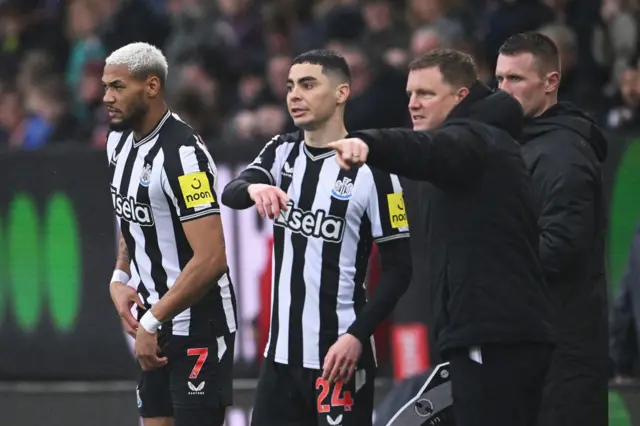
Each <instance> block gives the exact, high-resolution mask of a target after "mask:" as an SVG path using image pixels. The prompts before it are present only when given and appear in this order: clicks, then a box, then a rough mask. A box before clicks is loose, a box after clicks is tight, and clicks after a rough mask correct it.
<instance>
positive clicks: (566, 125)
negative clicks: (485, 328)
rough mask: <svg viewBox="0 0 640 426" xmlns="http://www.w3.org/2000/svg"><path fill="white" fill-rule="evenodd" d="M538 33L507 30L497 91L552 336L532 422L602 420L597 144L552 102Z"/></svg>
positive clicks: (603, 317)
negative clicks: (515, 133) (527, 194)
mask: <svg viewBox="0 0 640 426" xmlns="http://www.w3.org/2000/svg"><path fill="white" fill-rule="evenodd" d="M558 58H559V56H558V50H557V48H556V46H555V45H554V44H553V41H551V40H550V39H549V38H547V37H546V36H544V35H542V34H539V33H535V32H531V33H524V34H517V35H515V36H513V37H511V38H510V39H508V40H507V41H506V42H505V43H504V44H503V46H502V48H501V49H500V55H499V58H498V64H497V67H496V77H497V79H498V82H499V84H500V87H501V88H502V89H504V90H506V91H508V92H509V93H511V94H512V95H513V96H515V97H516V98H517V99H518V100H519V101H520V103H521V104H522V106H523V109H524V111H525V116H526V117H527V119H526V121H525V126H524V130H523V133H522V135H521V136H520V138H519V139H520V142H521V143H522V155H523V158H524V160H525V163H526V164H527V167H528V169H529V171H530V173H531V175H532V176H533V180H534V188H535V190H536V195H537V203H536V210H537V212H538V213H539V221H538V223H539V227H540V232H541V233H540V244H539V251H540V261H541V263H542V268H543V270H544V273H545V277H546V281H547V284H548V287H549V294H550V296H551V301H552V308H553V325H554V328H555V330H556V341H557V350H556V351H555V353H554V355H553V361H552V363H551V370H550V373H549V378H548V383H547V388H546V389H545V393H544V398H543V402H542V412H541V415H540V419H539V423H538V424H539V425H540V426H574V425H575V426H578V425H579V426H591V425H593V426H600V425H606V424H607V423H608V410H607V409H608V400H607V399H608V389H607V379H608V354H607V349H608V344H607V343H608V332H607V331H608V321H607V319H608V309H607V291H606V290H607V285H606V277H605V264H604V256H605V230H606V218H605V211H604V209H605V206H604V202H603V194H602V177H601V166H602V163H603V162H604V160H605V158H606V156H607V141H606V139H605V137H604V136H603V134H602V132H601V131H600V129H599V128H598V126H597V125H596V124H595V123H594V122H593V120H591V119H590V118H589V117H587V116H586V115H585V114H584V113H583V112H582V111H580V110H579V109H577V108H576V107H575V106H573V105H572V104H569V103H558V86H559V84H560V63H559V59H558Z"/></svg>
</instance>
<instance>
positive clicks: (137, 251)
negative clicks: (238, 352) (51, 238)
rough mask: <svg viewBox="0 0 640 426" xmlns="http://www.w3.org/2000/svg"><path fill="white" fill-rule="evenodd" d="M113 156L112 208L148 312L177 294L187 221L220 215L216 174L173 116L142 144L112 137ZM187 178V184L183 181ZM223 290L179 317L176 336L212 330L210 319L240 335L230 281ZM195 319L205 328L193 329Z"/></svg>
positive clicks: (187, 250)
mask: <svg viewBox="0 0 640 426" xmlns="http://www.w3.org/2000/svg"><path fill="white" fill-rule="evenodd" d="M107 156H108V158H109V164H110V168H111V170H112V182H111V192H112V198H113V202H114V209H115V210H116V216H118V218H119V219H120V229H121V231H122V234H123V236H124V237H125V241H126V242H127V247H128V248H129V253H130V255H131V258H132V270H136V272H137V275H138V276H139V280H140V285H139V286H138V287H137V289H138V292H139V293H140V294H141V296H142V299H143V301H144V303H145V305H147V308H150V307H151V306H153V305H154V304H155V303H157V301H158V300H159V299H160V298H161V297H162V296H163V295H164V294H165V293H166V292H167V291H168V290H169V289H170V288H171V287H173V285H174V284H175V282H176V280H177V279H178V276H179V275H180V273H181V272H182V269H183V268H184V266H185V265H186V264H187V262H188V261H189V260H190V258H191V256H192V251H191V248H190V246H189V242H188V240H187V238H186V235H185V234H184V230H183V228H182V222H185V221H188V220H193V219H195V218H198V217H204V216H207V215H211V214H219V211H220V210H219V205H218V200H217V194H216V191H215V185H216V171H217V170H216V168H215V164H214V162H213V159H212V158H211V156H210V154H209V152H208V151H207V150H206V147H205V146H204V144H203V143H202V141H201V139H200V138H199V137H198V136H197V135H196V134H195V133H194V132H193V129H191V128H190V127H189V126H188V125H187V124H185V123H184V122H182V121H181V120H180V119H179V117H177V116H176V115H175V114H173V115H172V114H171V113H169V112H167V114H165V116H164V117H163V119H162V120H161V121H160V123H159V124H158V126H157V127H156V128H155V129H154V130H153V131H152V132H151V133H150V134H149V136H147V137H145V138H143V139H142V140H140V141H138V142H135V141H134V140H133V136H132V134H130V133H127V134H123V133H119V132H113V133H111V134H110V135H109V137H108V140H107ZM185 175H188V176H187V177H188V180H185V181H181V180H180V178H181V177H183V176H185ZM185 182H193V183H185ZM198 182H199V185H200V186H197V187H196V186H195V185H196V183H198ZM205 182H206V183H208V184H207V185H205V184H204V183H205ZM189 185H191V189H190V188H189ZM200 188H201V189H200ZM194 191H196V192H194ZM194 200H195V201H194ZM198 200H200V201H198ZM203 200H204V201H203ZM217 284H218V286H217V289H212V290H211V291H210V292H209V293H208V294H207V295H205V297H204V298H203V299H202V300H200V301H199V302H198V303H196V304H194V305H193V306H191V307H190V308H188V309H186V310H185V311H183V312H181V313H179V314H178V315H177V316H176V317H174V318H173V321H172V331H173V334H175V335H184V336H187V335H190V334H191V333H192V331H193V330H192V327H193V326H201V325H203V326H206V327H207V328H208V327H209V325H208V324H209V321H210V320H213V321H214V323H215V324H214V328H216V332H217V333H231V332H234V331H236V327H237V325H236V321H235V307H234V305H235V296H234V294H233V291H232V284H231V282H230V280H229V277H228V274H225V275H223V277H222V278H221V279H220V280H219V281H218V283H217ZM193 317H197V318H201V319H202V323H201V324H194V323H193V321H192V318H193Z"/></svg>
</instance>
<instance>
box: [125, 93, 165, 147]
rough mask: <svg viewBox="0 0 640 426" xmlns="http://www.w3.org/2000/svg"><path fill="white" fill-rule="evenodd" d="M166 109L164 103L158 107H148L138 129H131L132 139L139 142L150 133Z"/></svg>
mask: <svg viewBox="0 0 640 426" xmlns="http://www.w3.org/2000/svg"><path fill="white" fill-rule="evenodd" d="M167 109H168V107H167V104H166V103H164V102H162V103H161V104H159V105H149V112H147V114H146V115H145V117H144V120H142V123H140V126H139V128H137V129H133V137H134V139H135V140H137V141H139V140H141V139H143V138H144V137H146V136H147V135H148V134H149V133H151V132H152V131H153V129H155V128H156V126H157V125H158V123H160V120H162V117H164V115H165V114H166V113H167Z"/></svg>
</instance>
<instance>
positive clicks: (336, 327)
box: [222, 50, 411, 426]
mask: <svg viewBox="0 0 640 426" xmlns="http://www.w3.org/2000/svg"><path fill="white" fill-rule="evenodd" d="M348 98H349V68H348V66H347V63H346V62H345V59H344V58H343V57H342V56H340V55H338V54H337V53H335V52H332V51H328V50H316V51H310V52H307V53H303V54H302V55H300V56H298V57H297V58H295V59H294V61H293V65H292V66H291V69H290V71H289V78H288V81H287V106H288V108H289V113H290V114H291V117H292V118H293V121H294V123H295V125H296V126H297V127H299V128H300V129H302V131H298V132H295V133H292V134H286V135H278V136H275V137H274V138H273V139H272V140H271V141H270V142H269V143H268V144H267V145H266V146H265V147H264V149H263V150H262V152H260V154H259V155H258V157H257V158H256V159H255V161H254V162H253V163H252V164H251V165H249V167H248V168H247V169H246V170H244V171H243V172H242V173H241V174H240V175H239V176H238V177H237V178H236V179H235V180H233V181H232V182H230V183H229V184H228V185H227V187H226V188H225V189H224V192H223V194H222V202H223V203H224V204H225V205H227V206H229V207H231V208H234V209H246V208H249V207H251V206H253V205H255V206H256V207H257V209H258V212H259V213H260V214H261V215H262V216H266V217H269V218H273V219H274V228H273V233H274V244H273V258H274V268H273V270H274V273H273V280H272V291H271V294H272V295H273V297H272V303H271V323H270V330H269V341H268V343H267V348H266V350H265V357H266V360H265V361H264V362H263V364H262V370H261V372H260V378H259V383H258V389H257V394H256V402H255V406H254V411H253V417H252V421H251V424H252V425H253V426H272V425H273V426H281V425H288V426H314V425H318V426H335V425H342V426H367V425H369V426H370V425H371V423H372V413H373V396H374V379H375V373H376V361H375V355H374V353H375V351H374V346H373V341H372V334H373V332H374V331H375V329H376V327H377V326H378V325H379V324H380V323H381V322H382V321H383V320H384V319H385V318H386V317H387V316H388V315H389V314H390V313H391V311H392V310H393V308H394V306H395V305H396V303H397V302H398V300H399V298H400V296H401V295H402V294H403V293H404V292H405V291H406V289H407V287H408V285H409V281H410V280H411V258H410V249H409V238H408V237H409V228H408V221H407V217H406V215H405V213H404V202H403V199H402V187H401V186H400V182H399V180H398V178H397V177H396V176H394V175H390V174H388V173H383V172H380V171H379V170H376V169H373V168H370V167H367V166H365V167H362V168H360V169H357V170H356V169H354V170H350V171H343V170H340V168H339V167H338V164H337V163H336V161H335V151H333V150H332V149H329V148H327V145H328V144H329V142H331V141H333V140H335V139H337V138H342V137H345V136H346V135H347V130H346V129H345V125H344V108H345V104H346V102H347V99H348ZM374 241H375V242H377V244H378V249H379V252H380V255H381V258H382V276H381V278H380V281H379V283H378V286H377V288H376V291H375V292H374V294H373V296H372V298H371V300H370V301H368V302H367V294H366V290H365V287H364V279H365V275H366V271H367V261H368V259H369V257H370V256H369V255H370V253H371V249H372V244H373V242H374Z"/></svg>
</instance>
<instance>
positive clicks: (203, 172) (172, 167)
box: [162, 136, 220, 222]
mask: <svg viewBox="0 0 640 426" xmlns="http://www.w3.org/2000/svg"><path fill="white" fill-rule="evenodd" d="M193 139H195V140H193V142H192V143H188V144H184V145H181V146H178V147H176V148H175V149H174V150H173V151H174V152H165V160H164V168H163V178H162V187H163V189H164V191H165V193H166V194H167V196H168V197H169V198H170V199H171V200H172V201H173V205H174V206H175V208H176V212H177V215H178V218H179V219H180V221H182V222H186V221H189V220H194V219H198V218H200V217H204V216H208V215H211V214H220V205H219V204H218V195H217V194H216V179H217V170H216V166H215V163H214V162H213V159H212V158H211V155H210V154H209V151H208V150H207V148H206V146H205V145H204V143H203V142H202V141H201V140H200V139H199V138H198V137H197V136H194V137H193Z"/></svg>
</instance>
